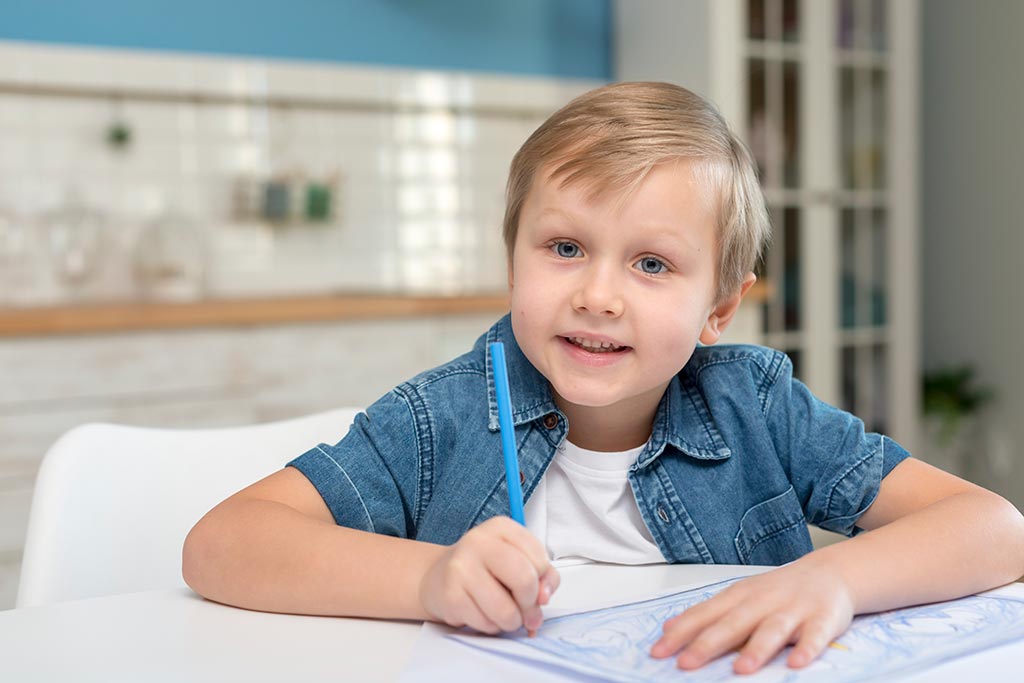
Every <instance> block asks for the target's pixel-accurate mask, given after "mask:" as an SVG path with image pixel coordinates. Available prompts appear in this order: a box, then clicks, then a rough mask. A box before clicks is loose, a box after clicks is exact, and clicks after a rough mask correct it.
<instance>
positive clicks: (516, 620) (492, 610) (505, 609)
mask: <svg viewBox="0 0 1024 683" xmlns="http://www.w3.org/2000/svg"><path fill="white" fill-rule="evenodd" d="M467 591H468V592H469V594H470V596H471V597H472V598H473V602H474V603H476V606H477V607H478V608H480V611H481V612H483V614H484V616H485V617H487V618H488V619H490V620H491V621H492V622H494V623H495V624H497V625H498V627H499V628H500V629H501V630H502V631H515V630H516V629H518V628H519V627H520V626H522V625H523V615H522V612H521V610H520V609H519V605H517V604H516V601H515V600H513V599H512V594H511V593H509V591H508V590H507V589H506V588H505V587H504V586H503V585H502V584H501V583H500V582H499V581H498V580H497V579H496V578H495V577H493V576H491V575H489V574H488V575H485V576H483V577H480V579H478V580H474V581H473V582H471V584H470V585H469V586H467Z"/></svg>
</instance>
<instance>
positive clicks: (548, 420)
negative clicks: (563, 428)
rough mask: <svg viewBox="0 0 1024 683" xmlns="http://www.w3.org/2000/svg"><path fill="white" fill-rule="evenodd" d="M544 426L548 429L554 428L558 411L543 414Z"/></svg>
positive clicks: (556, 423) (556, 424)
mask: <svg viewBox="0 0 1024 683" xmlns="http://www.w3.org/2000/svg"><path fill="white" fill-rule="evenodd" d="M544 426H545V427H547V428H548V429H554V428H555V427H557V426H558V413H548V414H547V415H545V416H544Z"/></svg>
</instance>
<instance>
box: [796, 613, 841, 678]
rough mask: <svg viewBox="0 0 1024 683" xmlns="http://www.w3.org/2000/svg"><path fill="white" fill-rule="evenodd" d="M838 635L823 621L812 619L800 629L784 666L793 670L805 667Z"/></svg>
mask: <svg viewBox="0 0 1024 683" xmlns="http://www.w3.org/2000/svg"><path fill="white" fill-rule="evenodd" d="M837 635H839V633H838V632H837V631H836V630H835V629H834V628H832V627H831V625H830V624H829V622H828V621H827V620H825V619H813V620H811V621H808V622H807V623H806V624H804V626H803V628H801V629H800V638H799V639H798V640H797V641H796V646H795V647H794V648H793V651H792V652H790V653H789V658H788V659H787V660H786V664H787V665H788V666H790V667H792V668H794V669H799V668H801V667H804V666H807V665H808V664H810V663H811V662H813V661H814V660H815V659H816V658H817V657H818V655H820V654H821V653H822V652H823V651H824V650H825V648H826V647H828V644H829V643H831V642H832V639H833V638H835V637H836V636H837Z"/></svg>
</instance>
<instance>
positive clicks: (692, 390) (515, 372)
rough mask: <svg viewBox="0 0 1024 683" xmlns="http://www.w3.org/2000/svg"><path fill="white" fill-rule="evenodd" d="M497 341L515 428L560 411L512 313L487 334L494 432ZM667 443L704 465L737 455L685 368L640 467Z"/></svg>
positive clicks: (662, 406) (672, 385) (664, 400)
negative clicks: (493, 348)
mask: <svg viewBox="0 0 1024 683" xmlns="http://www.w3.org/2000/svg"><path fill="white" fill-rule="evenodd" d="M493 342H501V343H503V344H504V345H505V363H506V365H507V366H508V383H509V391H510V393H511V394H512V421H513V423H515V425H516V426H519V425H521V424H524V423H527V422H532V421H533V420H536V419H538V418H540V417H542V416H544V415H547V414H548V413H552V412H558V407H557V406H556V405H555V401H554V398H553V397H552V396H551V385H550V384H549V383H548V381H547V379H546V378H545V377H544V376H543V375H542V374H540V372H539V371H538V370H537V368H535V367H534V366H533V364H532V363H531V362H530V361H529V360H528V359H527V358H526V356H525V355H524V354H523V351H522V349H520V348H519V344H518V343H517V342H516V338H515V335H514V334H513V333H512V320H511V316H510V315H508V314H506V315H505V316H504V317H502V318H501V320H499V321H498V322H497V323H495V324H494V326H492V327H491V329H490V330H488V331H487V334H486V335H485V340H484V348H483V352H484V357H485V359H486V360H485V363H486V374H487V408H488V425H487V426H488V429H489V430H490V431H492V432H496V431H498V430H499V429H500V426H499V422H498V400H497V394H496V389H495V384H494V368H493V366H492V365H491V354H490V352H489V350H488V349H489V345H490V344H491V343H493ZM667 444H671V445H672V446H674V447H676V448H677V449H678V450H680V451H682V452H683V453H686V454H687V455H689V456H691V457H694V458H698V459H700V460H722V459H725V458H728V457H729V456H730V455H731V454H732V452H731V451H730V450H729V447H728V446H727V445H726V444H725V441H723V439H722V436H721V434H720V433H719V431H718V427H717V426H716V425H715V421H714V418H713V417H712V416H711V412H710V411H709V410H708V407H707V403H706V402H705V401H704V397H703V396H702V395H701V393H700V391H699V390H698V388H697V386H696V384H695V383H694V382H693V379H692V377H691V376H690V374H689V373H687V372H686V369H685V368H684V369H683V371H682V372H680V373H679V374H678V375H676V376H675V377H673V378H672V380H671V381H670V382H669V385H668V388H667V389H666V390H665V394H664V395H663V396H662V397H661V402H660V403H659V404H658V410H657V412H656V413H655V416H654V424H653V428H652V431H651V439H650V441H648V443H647V447H646V448H645V449H644V450H643V452H642V453H641V454H640V456H639V458H637V467H646V466H647V465H648V464H650V463H651V462H653V461H654V460H655V459H656V458H657V457H658V456H659V455H661V453H662V452H663V451H664V450H665V446H666V445H667Z"/></svg>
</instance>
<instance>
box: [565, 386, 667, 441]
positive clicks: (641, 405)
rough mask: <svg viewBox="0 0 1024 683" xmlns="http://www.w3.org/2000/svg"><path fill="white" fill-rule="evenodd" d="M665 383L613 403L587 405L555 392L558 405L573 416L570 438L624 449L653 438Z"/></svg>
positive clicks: (570, 422)
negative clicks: (653, 429)
mask: <svg viewBox="0 0 1024 683" xmlns="http://www.w3.org/2000/svg"><path fill="white" fill-rule="evenodd" d="M664 391H665V387H661V389H660V390H658V391H655V392H651V393H650V394H645V395H644V396H637V397H635V398H632V399H628V400H627V401H620V402H619V403H615V404H613V405H610V406H583V405H579V404H575V403H570V402H568V401H566V400H565V399H564V398H562V397H561V396H559V395H558V394H557V392H554V390H553V389H552V393H553V394H554V399H555V405H557V406H558V407H559V409H560V410H561V411H562V412H563V413H565V416H566V418H568V420H569V441H571V442H572V443H574V444H576V445H577V446H579V447H580V448H584V449H586V450H588V451H605V452H620V451H626V450H629V449H630V448H636V447H637V446H642V445H643V444H644V443H646V442H647V440H648V439H650V438H651V428H652V425H653V424H654V415H655V413H656V412H657V410H658V404H659V403H660V401H661V396H662V394H663V393H664Z"/></svg>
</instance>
